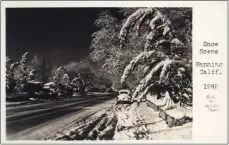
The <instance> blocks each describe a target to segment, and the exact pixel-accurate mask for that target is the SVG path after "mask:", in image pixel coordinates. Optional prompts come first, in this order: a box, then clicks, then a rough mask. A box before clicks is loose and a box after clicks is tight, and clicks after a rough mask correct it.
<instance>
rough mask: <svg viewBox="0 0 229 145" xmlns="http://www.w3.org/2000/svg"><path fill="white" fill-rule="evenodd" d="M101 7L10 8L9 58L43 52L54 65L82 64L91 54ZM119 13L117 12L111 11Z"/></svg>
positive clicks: (7, 41)
mask: <svg viewBox="0 0 229 145" xmlns="http://www.w3.org/2000/svg"><path fill="white" fill-rule="evenodd" d="M102 10H105V9H101V8H7V9H6V56H9V57H10V58H12V59H13V60H18V59H20V57H21V55H22V54H24V53H25V52H29V56H30V57H31V56H33V55H35V54H40V53H43V54H44V57H45V59H47V60H49V61H51V64H52V65H62V64H67V63H69V62H72V61H79V60H81V59H83V58H84V57H86V56H87V55H88V54H89V47H90V43H91V40H92V37H91V35H92V34H93V32H95V31H96V30H97V28H96V27H95V26H94V25H93V23H94V21H95V20H96V18H97V16H98V13H99V12H100V11H102ZM110 10H111V12H112V13H117V9H110Z"/></svg>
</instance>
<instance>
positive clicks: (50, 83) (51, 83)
mask: <svg viewBox="0 0 229 145" xmlns="http://www.w3.org/2000/svg"><path fill="white" fill-rule="evenodd" d="M45 85H47V86H49V85H54V82H48V83H46V84H45Z"/></svg>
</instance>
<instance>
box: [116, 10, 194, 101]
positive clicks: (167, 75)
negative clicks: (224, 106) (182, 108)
mask: <svg viewBox="0 0 229 145" xmlns="http://www.w3.org/2000/svg"><path fill="white" fill-rule="evenodd" d="M146 20H150V22H149V23H148V27H149V33H148V34H147V36H146V41H145V46H144V51H143V52H141V53H140V54H139V55H138V56H136V57H135V58H133V59H132V60H131V62H130V64H128V65H127V66H126V68H125V69H124V72H123V75H122V77H121V83H122V84H124V83H125V82H126V79H127V77H128V76H129V75H130V73H131V71H132V70H134V69H135V68H136V66H137V65H140V64H145V66H146V67H145V69H144V77H143V78H142V80H141V81H140V82H139V84H138V86H137V87H136V88H135V91H134V93H133V95H132V99H133V100H135V99H136V100H138V101H140V100H141V99H142V98H143V97H145V96H146V94H148V93H149V91H150V90H155V89H154V88H161V89H160V91H154V92H153V93H156V94H157V95H160V93H161V92H163V93H167V94H169V99H171V100H172V101H173V102H178V101H179V102H180V103H181V104H186V105H187V104H189V105H190V104H192V76H191V72H192V68H191V65H190V63H189V62H190V61H187V59H186V58H184V57H182V54H180V51H178V50H181V51H182V49H183V50H184V49H186V47H185V46H184V44H183V42H181V41H180V40H179V39H178V38H176V37H175V35H174V32H175V31H176V30H174V29H173V26H172V25H173V24H172V23H171V21H170V20H169V18H168V17H167V16H166V15H165V14H163V13H162V12H161V10H159V9H158V8H140V9H138V10H136V11H135V12H134V13H133V14H131V15H130V16H129V17H128V18H127V20H126V22H125V24H124V25H123V27H122V28H121V31H120V44H121V48H123V46H124V45H125V43H127V40H128V34H129V32H130V30H132V31H133V29H134V28H135V27H136V29H137V30H136V31H137V34H138V35H140V33H139V30H140V29H141V27H142V26H143V23H144V22H146Z"/></svg>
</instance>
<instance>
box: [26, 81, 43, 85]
mask: <svg viewBox="0 0 229 145" xmlns="http://www.w3.org/2000/svg"><path fill="white" fill-rule="evenodd" d="M29 83H31V84H43V82H39V81H29Z"/></svg>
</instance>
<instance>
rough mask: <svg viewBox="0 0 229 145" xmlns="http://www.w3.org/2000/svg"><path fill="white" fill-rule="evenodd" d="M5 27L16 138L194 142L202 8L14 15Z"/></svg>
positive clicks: (16, 11)
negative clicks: (196, 31)
mask: <svg viewBox="0 0 229 145" xmlns="http://www.w3.org/2000/svg"><path fill="white" fill-rule="evenodd" d="M5 22H6V24H5V26H6V54H5V60H6V61H5V62H4V63H5V98H6V99H5V100H6V102H5V107H6V109H5V112H6V139H7V140H12V141H13V140H45V141H50V140H52V141H53V140H54V141H83V140H192V134H193V133H192V128H193V81H192V80H193V74H192V73H193V69H192V64H193V63H192V50H193V49H192V46H193V45H192V43H193V41H192V29H193V8H192V7H154V6H153V5H150V7H43V8H42V7H37V8H36V7H25V8H23V7H20V8H10V7H9V8H6V10H5ZM2 97H4V96H2ZM197 97H198V96H197Z"/></svg>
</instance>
